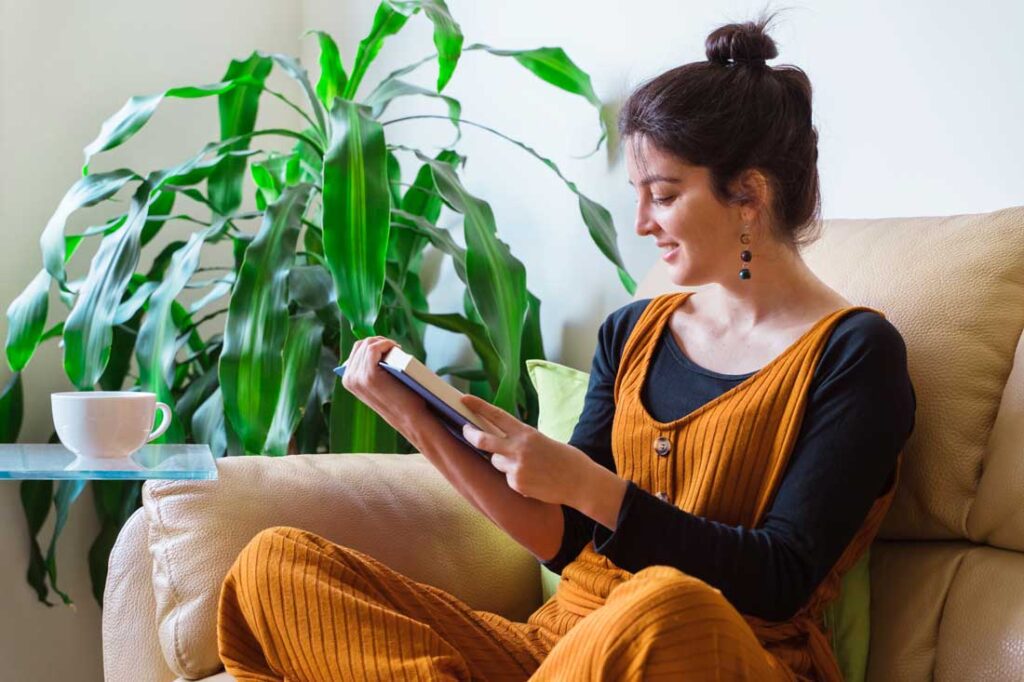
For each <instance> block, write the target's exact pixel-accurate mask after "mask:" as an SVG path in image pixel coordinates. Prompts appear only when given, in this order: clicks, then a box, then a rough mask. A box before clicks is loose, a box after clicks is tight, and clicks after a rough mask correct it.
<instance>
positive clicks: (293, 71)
mask: <svg viewBox="0 0 1024 682" xmlns="http://www.w3.org/2000/svg"><path fill="white" fill-rule="evenodd" d="M256 54H257V55H259V56H260V57H269V58H270V59H272V60H274V63H275V64H277V65H278V66H279V67H281V70H282V71H284V72H285V73H286V74H288V75H289V76H291V78H292V80H294V81H295V82H296V83H298V84H299V87H300V88H301V89H302V94H304V95H305V96H306V103H307V104H309V108H310V109H312V110H313V116H314V117H315V118H316V123H317V129H316V130H314V131H313V132H314V133H315V134H316V137H315V138H314V139H316V140H319V141H321V142H322V141H326V140H327V139H329V138H330V135H329V133H330V123H329V122H328V120H327V115H326V114H325V113H324V108H323V106H322V105H321V104H320V100H319V99H318V98H317V95H316V91H315V90H314V89H313V84H312V83H310V82H309V74H308V73H307V72H306V69H305V68H304V67H303V66H302V64H300V63H299V60H298V59H296V58H295V57H292V56H289V55H286V54H280V53H278V52H260V51H258V50H257V51H256Z"/></svg>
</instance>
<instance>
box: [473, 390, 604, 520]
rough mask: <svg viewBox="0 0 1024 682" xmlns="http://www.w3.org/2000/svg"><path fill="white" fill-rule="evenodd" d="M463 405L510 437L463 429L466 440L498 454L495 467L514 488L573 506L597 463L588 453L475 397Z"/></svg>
mask: <svg viewBox="0 0 1024 682" xmlns="http://www.w3.org/2000/svg"><path fill="white" fill-rule="evenodd" d="M462 404H463V405H465V406H466V407H467V408H469V409H470V410H472V411H473V412H475V413H477V414H479V415H481V416H483V417H484V418H486V419H488V420H489V421H490V422H491V423H493V424H494V425H495V426H497V427H498V428H499V429H501V430H502V431H503V432H504V433H506V434H507V435H506V436H505V437H504V438H502V437H500V436H495V435H492V434H489V433H487V432H485V431H481V430H479V429H477V428H475V427H473V426H472V425H470V424H467V425H466V426H465V427H463V429H462V433H463V435H465V436H466V440H468V441H469V442H470V443H472V444H473V445H475V446H476V447H478V448H480V449H481V450H486V451H487V452H491V453H494V454H493V455H491V464H492V465H493V466H494V468H495V469H497V470H499V471H501V472H503V473H504V474H505V479H506V480H507V481H508V485H509V487H510V488H512V489H513V490H515V491H516V492H517V493H519V494H520V495H525V496H526V497H532V498H534V499H537V500H541V501H543V502H550V503H552V504H569V502H570V500H571V497H572V494H573V492H574V491H575V490H576V488H577V484H578V483H579V481H580V479H581V474H582V472H583V470H584V469H585V467H586V466H587V465H588V464H592V463H593V462H592V460H591V459H590V457H588V456H587V454H586V453H585V452H583V451H582V450H580V449H579V448H575V447H573V446H571V445H568V444H567V443H561V442H559V441H557V440H554V439H553V438H548V437H547V436H545V435H544V434H543V433H541V432H540V431H538V430H537V429H535V428H533V427H532V426H530V425H529V424H524V423H523V422H521V421H519V420H518V419H516V418H515V417H514V416H512V415H511V414H509V413H508V412H506V411H505V410H503V409H501V408H500V407H497V406H495V405H492V404H490V403H489V402H487V401H486V400H483V399H481V398H478V397H476V396H474V395H464V396H463V397H462Z"/></svg>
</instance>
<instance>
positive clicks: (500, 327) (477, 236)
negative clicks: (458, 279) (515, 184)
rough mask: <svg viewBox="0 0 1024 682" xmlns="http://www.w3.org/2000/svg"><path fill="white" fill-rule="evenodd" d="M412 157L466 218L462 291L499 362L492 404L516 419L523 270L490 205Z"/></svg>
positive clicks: (436, 164)
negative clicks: (500, 235) (464, 285)
mask: <svg viewBox="0 0 1024 682" xmlns="http://www.w3.org/2000/svg"><path fill="white" fill-rule="evenodd" d="M416 156H417V157H418V158H419V159H420V161H423V162H424V163H428V164H429V165H430V167H431V169H432V170H433V172H434V182H435V184H436V185H437V188H438V189H439V190H440V192H441V194H442V195H443V196H444V198H445V200H446V201H447V202H448V203H449V204H451V205H452V206H453V207H454V208H455V210H456V211H458V212H459V213H461V214H462V215H463V216H464V217H465V221H464V228H465V234H466V275H467V279H468V282H467V290H468V291H469V294H470V296H471V297H472V300H473V305H474V307H475V308H476V309H477V310H478V311H479V312H480V315H481V317H482V318H483V320H484V326H485V328H486V330H487V332H488V335H489V336H490V339H491V343H492V344H493V345H494V348H495V350H497V351H498V355H499V357H501V360H502V368H501V374H500V376H501V381H500V383H499V384H498V390H497V392H496V394H495V398H494V403H495V404H496V405H498V406H499V407H501V408H503V409H505V410H507V411H508V412H510V413H515V411H516V407H515V402H516V385H517V383H518V382H519V375H520V369H521V368H520V352H521V347H522V339H523V324H524V320H525V317H526V310H527V306H528V301H527V293H526V268H525V267H523V264H522V263H521V262H520V261H519V259H517V258H516V257H515V256H513V255H512V253H511V251H510V250H509V248H508V245H507V244H505V242H503V241H501V240H500V239H499V238H498V236H497V228H496V226H495V222H494V214H493V212H492V211H491V207H490V205H489V204H488V203H487V202H486V201H483V200H482V199H479V198H477V197H475V196H473V195H472V194H470V193H469V192H468V191H466V189H465V187H463V186H462V183H461V182H460V181H459V179H458V177H457V176H456V174H455V170H454V169H453V168H452V167H451V166H450V165H448V164H447V163H442V162H440V161H436V160H435V159H431V158H430V157H428V156H425V155H423V154H421V153H419V152H417V153H416Z"/></svg>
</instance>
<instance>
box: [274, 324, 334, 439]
mask: <svg viewBox="0 0 1024 682" xmlns="http://www.w3.org/2000/svg"><path fill="white" fill-rule="evenodd" d="M322 335H323V324H322V323H321V322H320V321H319V320H318V319H317V318H316V316H315V315H313V314H312V313H304V314H302V315H298V316H295V317H293V318H291V323H290V324H289V325H288V338H287V339H286V340H285V344H284V372H283V373H282V376H281V386H280V389H279V390H278V393H277V405H276V407H275V409H274V417H273V420H272V421H271V423H270V431H269V433H267V442H266V444H265V445H264V447H263V451H264V452H265V453H267V454H269V455H285V454H287V453H288V441H289V440H291V437H292V433H293V432H294V431H295V427H296V426H297V425H298V423H299V419H301V417H302V409H303V408H304V407H305V405H306V403H307V402H308V400H309V394H310V390H311V389H312V388H313V380H314V378H315V370H316V364H317V360H318V359H319V357H320V347H321V337H322Z"/></svg>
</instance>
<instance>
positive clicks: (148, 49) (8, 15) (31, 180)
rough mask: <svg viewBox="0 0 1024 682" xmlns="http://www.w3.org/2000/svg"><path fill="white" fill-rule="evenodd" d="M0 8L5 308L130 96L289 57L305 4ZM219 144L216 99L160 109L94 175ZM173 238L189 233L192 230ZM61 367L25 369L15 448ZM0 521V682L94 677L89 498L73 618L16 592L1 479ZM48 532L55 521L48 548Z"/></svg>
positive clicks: (26, 436)
mask: <svg viewBox="0 0 1024 682" xmlns="http://www.w3.org/2000/svg"><path fill="white" fill-rule="evenodd" d="M0 8H2V16H0V31H2V37H0V49H2V53H0V159H2V164H0V230H2V231H3V248H0V272H2V273H3V274H2V276H0V302H2V304H3V308H4V309H5V310H6V307H7V305H8V304H9V302H10V301H11V300H13V299H14V297H15V296H17V295H18V293H19V292H20V291H21V289H22V288H23V287H24V286H25V284H26V283H27V282H28V281H29V279H30V278H31V277H32V276H33V275H34V273H36V272H38V270H39V268H40V267H41V259H40V251H39V235H40V233H41V231H42V228H43V226H44V225H45V224H46V221H47V219H48V218H49V216H50V214H51V213H52V212H53V210H54V208H56V206H57V203H58V202H59V201H60V198H61V196H63V194H64V192H65V191H66V190H67V188H68V187H70V186H71V184H72V183H74V182H75V180H76V179H77V177H78V175H79V169H80V168H81V164H82V147H84V146H85V145H86V144H87V143H88V142H89V141H91V140H92V139H93V138H94V137H95V136H96V134H97V132H98V131H99V128H100V124H101V123H102V122H103V121H104V120H105V119H106V118H107V117H108V116H110V115H111V114H113V113H114V112H115V111H117V110H118V109H119V108H120V107H121V105H122V104H124V102H125V101H126V100H127V99H128V97H129V96H131V95H136V94H139V95H141V94H150V93H155V92H160V91H161V90H164V89H166V88H168V87H171V86H175V85H199V84H204V83H212V82H216V81H218V80H219V79H220V77H221V76H222V75H223V73H224V69H226V68H227V65H228V62H229V61H230V60H231V59H232V58H244V57H246V56H248V54H249V53H250V52H251V51H252V50H253V49H254V48H257V47H258V48H260V49H264V50H268V51H282V52H287V53H290V54H296V52H297V50H298V49H299V36H300V35H301V32H302V30H301V29H302V26H301V7H300V6H299V5H298V4H292V3H288V2H275V1H273V0H258V1H255V0H234V1H232V2H226V1H224V0H215V1H212V2H211V1H205V2H202V1H199V0H180V1H178V2H174V3H156V2H129V1H127V0H103V1H102V2H87V1H86V0H78V1H73V0H50V1H48V2H24V1H23V0H0ZM271 106H272V105H271ZM280 112H281V109H271V108H270V107H268V109H267V111H266V112H265V113H266V114H268V115H269V116H268V117H267V118H266V119H265V120H266V121H267V122H271V123H272V122H274V121H275V120H278V121H281V120H283V119H282V116H281V114H280ZM217 134H218V127H217V106H216V99H208V100H197V101H192V102H183V101H173V100H172V101H167V102H165V104H164V105H162V106H161V107H160V108H159V109H158V110H157V113H156V114H155V116H154V117H153V119H152V120H151V121H150V123H149V126H148V127H147V129H143V131H142V132H141V133H139V135H138V136H137V137H136V138H135V139H133V140H132V141H130V142H129V143H128V144H127V145H126V146H125V147H124V148H122V149H120V150H114V151H112V152H111V153H110V154H109V155H107V157H108V158H103V157H104V155H100V156H99V157H97V159H96V162H95V164H94V165H93V169H94V170H97V171H99V170H108V169H112V168H116V167H118V166H120V165H127V166H129V167H131V168H134V169H136V170H139V171H145V170H151V169H155V168H160V167H163V166H166V165H171V164H173V163H175V162H176V161H180V160H184V158H186V157H185V156H184V155H185V154H187V153H189V152H190V151H191V150H196V151H198V149H199V148H201V146H202V144H203V143H204V142H206V141H207V140H211V139H216V137H217ZM90 215H91V216H92V217H93V218H96V216H98V215H100V213H96V212H91V213H89V212H86V213H84V214H83V216H81V217H79V219H76V220H75V221H73V223H72V229H73V230H75V231H77V230H79V229H81V228H83V227H85V226H87V225H89V224H91V223H89V222H88V221H87V220H86V218H87V217H89V216H90ZM102 215H104V216H107V217H109V215H110V214H109V213H102ZM174 229H175V230H177V231H178V232H179V233H180V234H185V230H186V229H187V228H185V227H183V226H180V225H179V226H176V227H175V228H174ZM179 236H180V235H179ZM83 248H84V247H83ZM82 255H87V252H83V254H82ZM150 256H152V253H150ZM75 260H76V261H79V259H78V258H76V259H75ZM87 263H88V261H87V260H82V261H79V263H78V269H74V270H73V271H72V273H71V276H72V277H80V276H82V275H84V274H85V266H86V264H87ZM57 306H61V308H63V306H62V304H61V303H60V302H59V301H58V300H57V299H56V297H54V298H53V300H52V302H51V319H53V318H54V317H55V316H56V314H57V313H56V311H57ZM6 329H7V320H6V317H4V319H3V321H2V322H0V338H6V333H7V332H6ZM61 362H62V356H61V353H60V350H59V349H58V347H57V345H56V343H54V342H49V343H48V344H47V345H46V346H44V347H43V349H42V350H41V351H40V352H39V353H38V354H37V355H36V357H34V358H33V359H32V362H31V364H30V365H29V366H28V368H27V370H26V372H25V376H24V379H25V390H26V415H25V424H24V428H23V430H22V436H21V440H22V441H24V442H40V441H43V442H45V440H46V439H47V438H48V437H49V435H50V432H51V430H52V428H53V426H52V422H51V421H50V412H49V393H50V392H52V391H57V390H67V389H69V388H70V385H69V383H68V381H67V379H66V378H65V377H64V374H63V371H62V370H61ZM3 366H4V369H3V371H2V372H0V376H2V380H3V381H6V379H7V377H8V376H10V372H9V370H8V369H7V367H6V363H4V365H3ZM0 524H2V525H0V556H3V557H4V558H3V560H2V561H0V585H3V589H0V614H2V615H0V666H2V670H0V679H4V680H12V682H14V681H16V682H22V681H24V682H36V681H48V680H83V681H84V680H101V679H102V663H101V656H100V652H101V649H100V628H99V624H100V617H99V608H98V606H97V605H96V602H95V601H94V600H93V598H92V595H91V592H90V586H89V573H88V565H87V562H86V556H87V552H88V550H89V545H90V544H91V543H92V541H93V538H94V537H95V534H96V532H97V524H96V521H95V513H94V511H93V502H92V496H91V492H90V489H89V488H88V487H87V488H86V490H85V491H84V492H83V493H82V496H81V497H80V498H79V500H78V501H77V502H76V504H75V508H74V509H73V511H72V514H71V518H70V521H69V523H68V526H67V528H66V529H65V531H64V533H63V535H62V536H61V540H60V543H59V545H58V549H59V554H58V556H59V561H58V574H59V578H60V580H59V584H60V585H61V586H62V588H63V589H64V590H65V591H67V592H69V593H70V594H71V596H72V598H73V599H74V600H75V602H76V605H77V609H76V610H72V609H70V608H68V607H64V606H56V607H54V608H49V609H48V608H46V607H45V606H43V605H42V604H40V603H39V602H38V601H36V598H35V593H34V592H33V591H32V590H31V588H29V586H28V585H27V583H26V582H25V577H24V576H25V570H26V567H27V557H28V554H27V551H26V548H27V543H28V534H27V532H26V529H25V521H24V519H23V516H22V512H21V506H20V503H19V499H18V483H16V482H7V481H5V482H2V483H0ZM51 526H52V516H51V521H50V523H49V524H48V525H47V527H46V528H44V530H43V533H42V537H43V539H44V542H48V541H49V533H50V528H51ZM44 551H45V545H44ZM57 603H60V602H59V599H57Z"/></svg>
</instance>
